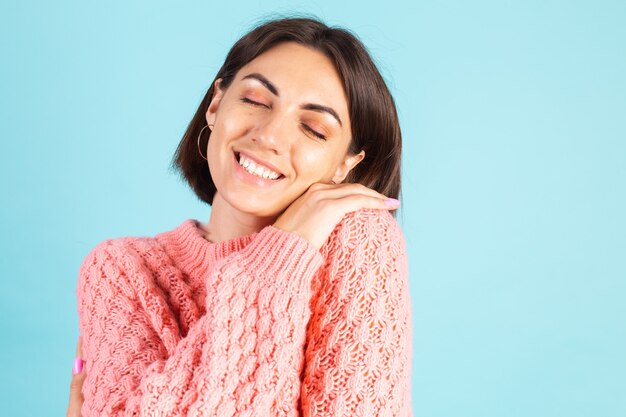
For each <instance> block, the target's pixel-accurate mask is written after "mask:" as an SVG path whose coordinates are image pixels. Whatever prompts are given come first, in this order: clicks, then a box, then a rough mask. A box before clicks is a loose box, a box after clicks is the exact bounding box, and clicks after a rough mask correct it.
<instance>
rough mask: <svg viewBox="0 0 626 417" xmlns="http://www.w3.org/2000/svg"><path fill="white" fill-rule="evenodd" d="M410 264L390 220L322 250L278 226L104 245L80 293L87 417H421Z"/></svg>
mask: <svg viewBox="0 0 626 417" xmlns="http://www.w3.org/2000/svg"><path fill="white" fill-rule="evenodd" d="M407 278H408V262H407V257H406V249H405V242H404V237H403V234H402V231H401V229H400V227H399V225H398V224H397V222H396V220H395V219H394V218H393V217H392V216H391V214H390V213H389V212H387V211H385V210H373V209H372V210H370V209H363V210H359V211H356V212H352V213H348V214H347V215H346V216H345V217H344V218H343V220H342V221H341V222H340V223H339V224H338V225H337V227H336V228H335V229H334V230H333V232H332V234H331V235H330V237H329V239H328V240H327V241H326V243H325V244H324V246H323V247H322V248H321V249H320V250H318V249H316V248H315V247H314V246H313V245H311V244H310V243H309V242H308V241H307V240H306V239H304V238H302V237H300V236H298V235H296V234H294V233H290V232H285V231H283V230H281V229H278V228H275V227H274V226H267V227H265V228H264V229H262V230H261V231H259V232H257V233H254V234H252V235H248V236H242V237H239V238H235V239H232V240H228V241H223V242H218V243H211V242H209V241H207V240H205V239H204V238H203V237H202V235H201V231H200V229H199V228H198V225H197V222H196V221H195V220H193V219H189V220H186V221H184V222H183V223H182V224H181V225H179V226H177V227H176V228H175V229H173V230H170V231H167V232H164V233H161V234H158V235H156V236H154V237H122V238H117V239H108V240H105V241H103V242H101V243H99V244H98V245H97V246H96V247H95V248H94V249H93V250H92V251H91V252H90V253H89V254H87V256H86V257H85V259H84V260H83V262H82V264H81V266H80V272H79V277H78V285H77V291H76V294H77V298H78V313H79V325H80V333H81V334H82V335H83V356H84V360H85V370H86V372H87V377H86V379H85V382H84V385H83V394H84V403H83V408H82V416H83V417H91V416H186V415H190V416H220V417H222V416H241V417H243V416H250V417H251V416H404V417H411V416H412V415H413V414H412V411H411V404H410V374H411V350H412V340H411V339H412V328H411V326H412V319H411V302H410V298H409V289H408V282H407Z"/></svg>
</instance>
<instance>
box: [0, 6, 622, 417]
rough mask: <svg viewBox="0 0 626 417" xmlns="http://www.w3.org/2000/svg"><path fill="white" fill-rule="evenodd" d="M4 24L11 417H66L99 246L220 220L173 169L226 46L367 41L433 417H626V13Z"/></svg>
mask: <svg viewBox="0 0 626 417" xmlns="http://www.w3.org/2000/svg"><path fill="white" fill-rule="evenodd" d="M106 3H108V4H103V2H85V1H75V2H70V1H57V2H43V1H40V2H29V1H22V2H2V4H1V5H0V35H1V39H2V41H1V44H0V45H1V48H2V49H1V50H0V60H1V62H2V63H1V64H0V71H1V74H0V80H1V83H2V85H1V115H2V121H1V124H0V138H1V140H2V148H1V150H0V169H1V170H2V171H1V175H0V181H1V183H0V184H1V190H2V204H1V208H0V210H1V212H0V214H1V216H0V217H1V220H0V222H1V223H0V239H1V240H0V256H1V258H0V259H1V262H0V277H1V281H0V297H1V299H0V301H1V302H0V317H1V320H2V321H1V328H0V334H1V337H2V343H1V346H2V347H1V351H0V353H1V355H0V358H1V359H0V361H1V362H0V368H1V369H2V381H1V385H0V396H1V397H0V403H2V405H3V411H2V414H3V415H7V416H8V415H11V416H14V415H24V416H26V415H28V416H33V415H53V414H56V415H62V414H63V413H64V412H65V408H66V406H67V399H68V393H69V382H70V378H71V365H72V360H73V358H74V351H75V345H76V338H77V336H78V330H77V324H78V317H77V312H76V298H75V285H76V280H77V272H78V267H79V265H80V262H81V261H82V259H83V257H84V256H85V255H86V254H87V252H89V250H91V249H92V248H93V247H94V246H95V245H96V244H97V243H98V242H100V241H102V240H104V239H106V238H112V237H119V236H127V235H154V234H156V233H159V232H162V231H165V230H169V229H172V228H174V227H176V226H177V225H179V224H180V223H181V222H182V221H183V220H185V219H187V218H190V217H194V218H197V219H202V220H207V219H208V217H209V208H208V207H207V206H205V205H203V204H201V203H200V202H198V201H197V200H196V198H195V196H194V195H193V194H192V193H191V191H189V189H188V188H187V187H186V186H185V185H184V184H183V183H182V182H181V181H180V180H178V179H177V177H176V176H174V175H173V174H172V173H171V172H169V171H168V164H169V162H170V159H171V156H172V154H173V152H174V150H175V147H176V145H177V143H178V141H179V140H180V138H181V137H182V134H183V132H184V129H185V127H186V125H187V123H188V122H189V120H190V119H191V116H192V115H193V113H194V111H195V110H196V108H197V106H198V104H199V102H200V99H201V98H202V95H203V94H204V92H205V91H206V90H207V88H208V87H209V83H210V81H211V80H212V79H213V77H214V75H215V73H216V72H217V70H218V68H219V67H220V65H221V63H222V62H223V60H224V58H225V56H226V52H227V51H228V49H229V48H230V46H231V45H232V44H233V43H234V42H235V41H236V40H237V39H238V38H239V37H240V36H241V35H243V34H244V33H245V32H246V31H247V30H248V29H250V28H251V26H252V25H253V24H254V23H255V22H256V21H257V19H258V18H262V17H267V16H272V13H275V12H281V13H289V12H308V13H313V14H315V15H317V16H319V17H320V18H322V19H324V20H325V21H326V22H327V23H329V24H336V25H340V26H345V27H347V28H349V29H351V30H353V31H354V32H356V33H357V34H358V35H359V36H360V37H361V39H362V40H363V42H364V43H365V44H366V46H367V47H368V48H369V49H370V51H371V53H372V55H373V56H374V57H375V59H376V61H377V62H378V64H379V66H380V69H381V72H382V73H383V75H384V76H385V79H386V80H387V82H388V84H389V86H390V89H391V91H392V93H393V94H394V96H395V99H396V102H397V105H398V108H399V113H400V118H401V125H402V129H403V137H404V150H403V195H402V207H401V209H400V215H399V217H398V220H399V222H400V224H401V226H402V228H403V230H404V232H405V236H406V239H407V244H408V251H409V256H410V261H409V262H410V264H409V266H410V289H411V298H412V302H413V317H414V352H413V355H414V359H413V374H412V393H413V410H414V413H415V416H416V417H418V416H420V417H421V416H464V417H470V416H476V417H488V416H493V417H501V416H557V415H558V416H565V415H566V416H569V417H574V416H624V415H626V395H624V393H625V392H626V220H625V215H624V213H626V181H625V180H626V29H625V27H626V26H625V23H624V22H626V3H625V2H621V1H614V2H610V1H587V2H582V1H551V0H541V1H537V0H534V1H523V2H522V1H520V2H514V1H484V0H481V1H472V2H468V1H429V2H425V1H417V2H414V3H411V4H410V3H409V2H405V3H401V2H397V3H394V2H389V1H388V2H383V3H381V2H372V3H364V2H362V1H345V2H339V1H316V2H311V1H306V2H304V1H302V2H282V1H248V2H242V1H237V2H224V3H225V4H219V3H217V2H200V1H193V2H163V3H158V2H154V1H143V2H139V1H131V2H118V3H117V4H113V3H111V2H106Z"/></svg>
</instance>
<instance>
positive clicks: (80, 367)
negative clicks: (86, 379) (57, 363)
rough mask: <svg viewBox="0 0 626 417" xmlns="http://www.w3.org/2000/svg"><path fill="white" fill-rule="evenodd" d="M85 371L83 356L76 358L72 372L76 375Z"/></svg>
mask: <svg viewBox="0 0 626 417" xmlns="http://www.w3.org/2000/svg"><path fill="white" fill-rule="evenodd" d="M82 371H83V360H82V359H81V358H75V359H74V366H73V368H72V373H73V374H74V375H76V374H80V373H81V372H82Z"/></svg>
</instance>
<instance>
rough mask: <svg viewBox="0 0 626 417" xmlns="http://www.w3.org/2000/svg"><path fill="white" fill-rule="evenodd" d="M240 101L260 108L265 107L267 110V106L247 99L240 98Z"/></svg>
mask: <svg viewBox="0 0 626 417" xmlns="http://www.w3.org/2000/svg"><path fill="white" fill-rule="evenodd" d="M240 100H241V101H242V102H244V103H248V104H252V105H253V106H261V107H266V108H268V109H269V106H266V105H265V104H263V103H259V102H257V101H252V100H250V99H249V98H248V97H241V99H240Z"/></svg>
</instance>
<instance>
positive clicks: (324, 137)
mask: <svg viewBox="0 0 626 417" xmlns="http://www.w3.org/2000/svg"><path fill="white" fill-rule="evenodd" d="M302 127H303V128H304V130H307V131H309V132H311V133H312V134H314V135H315V136H317V137H318V138H320V139H322V140H326V136H324V135H322V134H321V133H318V132H316V131H315V130H313V129H311V128H310V127H309V126H307V125H305V124H304V123H302Z"/></svg>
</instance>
